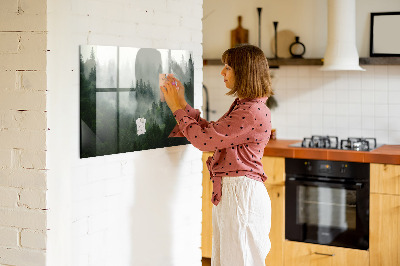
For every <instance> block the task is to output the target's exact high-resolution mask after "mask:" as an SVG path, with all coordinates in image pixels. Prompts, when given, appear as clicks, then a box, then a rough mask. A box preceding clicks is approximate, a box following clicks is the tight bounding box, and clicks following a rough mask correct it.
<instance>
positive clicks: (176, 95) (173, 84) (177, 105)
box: [160, 77, 186, 113]
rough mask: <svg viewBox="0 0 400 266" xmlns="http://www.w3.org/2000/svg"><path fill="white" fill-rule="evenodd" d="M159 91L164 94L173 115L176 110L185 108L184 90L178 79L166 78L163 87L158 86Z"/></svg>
mask: <svg viewBox="0 0 400 266" xmlns="http://www.w3.org/2000/svg"><path fill="white" fill-rule="evenodd" d="M160 89H161V91H162V92H163V94H164V98H165V101H166V102H167V105H168V107H169V109H171V111H172V112H173V113H174V112H175V111H176V110H178V109H183V108H185V106H186V101H185V88H184V87H183V86H182V83H181V82H180V81H179V80H178V79H176V78H172V77H167V80H166V82H165V84H164V86H160Z"/></svg>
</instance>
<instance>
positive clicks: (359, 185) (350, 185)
mask: <svg viewBox="0 0 400 266" xmlns="http://www.w3.org/2000/svg"><path fill="white" fill-rule="evenodd" d="M287 181H292V182H293V181H294V182H297V183H301V184H304V185H314V186H315V185H318V184H322V185H323V184H325V185H341V186H345V187H348V188H354V189H361V188H362V187H363V183H361V182H356V183H346V182H332V181H326V182H324V181H321V180H316V181H309V180H304V179H303V178H297V177H288V178H287Z"/></svg>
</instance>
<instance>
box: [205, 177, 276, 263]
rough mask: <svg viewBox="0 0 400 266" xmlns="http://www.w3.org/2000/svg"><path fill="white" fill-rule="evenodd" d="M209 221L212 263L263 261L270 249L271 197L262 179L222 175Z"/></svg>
mask: <svg viewBox="0 0 400 266" xmlns="http://www.w3.org/2000/svg"><path fill="white" fill-rule="evenodd" d="M212 223H213V237H212V258H211V265H212V266H261V265H265V257H266V256H267V254H268V252H269V250H270V249H271V242H270V240H269V231H270V228H271V201H270V198H269V195H268V192H267V189H266V188H265V186H264V184H263V183H262V182H260V181H256V180H253V179H250V178H248V177H245V176H239V177H223V178H222V197H221V201H220V202H219V204H218V205H217V206H213V211H212Z"/></svg>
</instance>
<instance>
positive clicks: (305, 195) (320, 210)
mask: <svg viewBox="0 0 400 266" xmlns="http://www.w3.org/2000/svg"><path fill="white" fill-rule="evenodd" d="M297 189H298V191H297V196H298V199H297V203H298V207H297V211H298V215H297V223H298V224H307V225H311V226H318V227H330V228H337V229H342V230H347V229H355V228H356V191H355V190H349V189H344V188H329V187H313V186H298V187H297Z"/></svg>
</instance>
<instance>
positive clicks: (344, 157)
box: [264, 140, 400, 164]
mask: <svg viewBox="0 0 400 266" xmlns="http://www.w3.org/2000/svg"><path fill="white" fill-rule="evenodd" d="M300 141H301V140H270V141H269V143H268V145H267V147H266V148H265V149H264V156H273V157H285V158H298V159H311V160H331V161H349V162H362V163H381V164H400V145H382V146H381V147H379V148H377V149H375V150H372V151H369V152H367V151H350V150H329V149H313V148H308V149H304V148H299V147H290V146H289V145H291V144H294V143H297V142H300Z"/></svg>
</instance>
